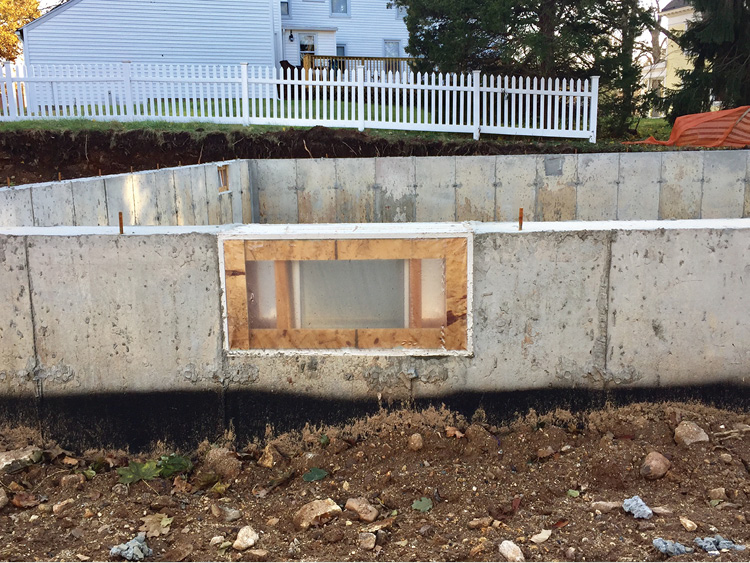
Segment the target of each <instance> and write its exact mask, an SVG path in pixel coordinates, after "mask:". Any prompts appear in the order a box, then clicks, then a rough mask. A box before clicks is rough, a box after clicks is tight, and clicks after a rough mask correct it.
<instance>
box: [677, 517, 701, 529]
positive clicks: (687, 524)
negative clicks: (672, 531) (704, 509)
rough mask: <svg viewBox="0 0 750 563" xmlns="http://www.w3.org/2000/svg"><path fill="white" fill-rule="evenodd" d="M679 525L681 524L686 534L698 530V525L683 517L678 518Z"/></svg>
mask: <svg viewBox="0 0 750 563" xmlns="http://www.w3.org/2000/svg"><path fill="white" fill-rule="evenodd" d="M680 524H682V527H683V528H685V529H686V530H687V531H688V532H694V531H695V530H697V529H698V524H696V523H695V522H693V521H692V520H690V519H689V518H686V517H684V516H680Z"/></svg>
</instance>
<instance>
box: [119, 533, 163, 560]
mask: <svg viewBox="0 0 750 563" xmlns="http://www.w3.org/2000/svg"><path fill="white" fill-rule="evenodd" d="M152 553H153V551H152V550H151V548H150V547H149V546H148V545H146V534H144V533H142V532H141V533H140V534H138V535H137V536H136V537H134V538H133V539H132V540H130V541H129V542H127V543H121V544H120V545H116V546H115V547H113V548H112V549H110V550H109V554H110V555H111V556H112V557H117V556H120V557H123V558H125V559H127V560H128V561H143V560H144V559H145V558H146V557H150V556H151V554H152Z"/></svg>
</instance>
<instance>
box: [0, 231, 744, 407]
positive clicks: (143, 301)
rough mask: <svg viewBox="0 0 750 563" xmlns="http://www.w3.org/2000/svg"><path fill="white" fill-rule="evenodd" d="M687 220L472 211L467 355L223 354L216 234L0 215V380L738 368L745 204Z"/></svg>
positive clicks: (629, 380)
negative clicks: (549, 218) (725, 215)
mask: <svg viewBox="0 0 750 563" xmlns="http://www.w3.org/2000/svg"><path fill="white" fill-rule="evenodd" d="M703 224H704V222H682V221H681V222H675V223H672V224H670V227H669V228H666V229H662V228H659V227H660V226H661V225H663V223H634V224H623V223H573V224H561V225H556V226H555V227H554V230H551V229H547V228H546V226H545V225H544V224H541V223H531V224H528V225H527V229H528V230H524V231H522V232H518V231H517V230H514V228H512V227H510V226H508V225H499V224H484V225H475V228H476V231H475V235H474V247H473V252H474V263H473V273H474V282H473V287H472V288H470V291H473V299H474V300H473V318H474V327H473V333H474V350H473V352H474V353H473V357H431V358H420V357H395V356H386V355H383V356H374V357H373V356H351V355H347V356H343V355H342V356H335V355H328V356H316V355H312V356H311V355H296V356H295V355H292V356H263V357H261V356H230V355H227V353H226V352H224V351H223V349H222V342H223V336H222V330H223V328H222V320H221V319H222V317H221V289H220V288H221V283H220V277H219V271H220V265H219V256H218V250H217V249H218V236H217V234H216V233H214V234H207V233H196V232H190V231H189V229H179V228H172V229H171V230H170V231H169V232H163V233H155V232H154V229H147V230H143V229H131V232H132V231H134V232H135V233H140V234H131V235H124V236H118V235H111V234H100V235H95V234H93V235H92V234H85V235H76V234H75V232H74V231H75V230H74V229H68V230H67V232H66V231H64V230H61V232H62V233H63V234H62V235H51V234H47V233H46V231H45V230H43V229H36V230H29V231H28V232H21V231H19V232H16V231H14V232H15V234H13V235H11V234H8V233H9V232H10V231H5V234H1V233H2V232H1V231H0V256H2V257H3V259H2V260H1V261H0V291H2V292H3V293H2V295H0V296H1V297H2V299H0V336H1V338H0V396H4V397H11V396H17V395H24V396H34V394H36V393H39V394H41V395H42V396H45V397H49V396H60V395H83V394H87V393H105V392H108V393H126V392H156V391H166V390H172V391H176V390H177V391H205V390H215V391H217V392H221V391H222V390H224V391H231V390H233V389H234V390H244V391H251V392H252V391H257V392H273V393H292V394H298V395H309V396H317V397H329V398H331V397H335V398H343V399H362V398H373V397H375V396H377V395H378V394H380V395H381V396H384V397H395V398H409V397H427V396H429V397H435V396H441V395H449V394H452V393H453V394H455V393H460V392H469V391H475V392H493V391H505V390H516V389H548V388H555V387H560V388H571V387H575V388H589V389H592V388H593V389H601V388H616V387H622V386H625V387H628V386H643V387H653V386H675V385H685V384H689V383H719V382H733V383H734V384H740V385H745V384H747V382H748V379H747V375H748V372H747V369H746V367H747V365H749V363H750V352H749V351H750V328H748V323H747V318H748V315H749V314H750V301H749V300H748V298H747V296H746V295H745V292H744V291H743V289H744V286H743V284H744V283H745V281H744V280H745V279H746V278H747V276H748V272H749V271H750V265H749V264H750V263H749V262H748V258H747V256H750V220H742V219H740V220H726V221H723V222H722V224H719V223H718V222H714V223H713V224H712V225H711V226H709V227H704V226H703ZM255 228H256V229H258V232H259V233H262V229H263V227H262V226H258V227H255ZM89 231H90V229H89ZM107 232H108V233H111V229H110V230H108V231H107ZM261 236H262V235H261Z"/></svg>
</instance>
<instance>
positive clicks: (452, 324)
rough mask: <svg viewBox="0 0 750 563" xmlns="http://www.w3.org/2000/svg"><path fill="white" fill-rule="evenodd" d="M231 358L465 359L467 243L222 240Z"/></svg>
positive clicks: (459, 240)
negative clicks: (300, 353)
mask: <svg viewBox="0 0 750 563" xmlns="http://www.w3.org/2000/svg"><path fill="white" fill-rule="evenodd" d="M223 250H224V264H225V270H224V275H225V288H226V293H225V298H226V302H225V306H226V312H227V330H228V345H229V350H230V351H248V350H251V351H258V350H335V349H349V350H360V351H368V350H369V351H372V350H389V349H390V350H419V351H428V352H430V351H432V352H434V353H441V352H445V351H467V350H468V342H467V340H468V337H467V239H466V238H465V237H457V238H440V239H340V240H329V239H326V240H226V241H224V246H223Z"/></svg>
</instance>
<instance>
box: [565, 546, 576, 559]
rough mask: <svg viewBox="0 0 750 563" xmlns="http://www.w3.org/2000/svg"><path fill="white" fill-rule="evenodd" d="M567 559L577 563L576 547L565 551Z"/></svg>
mask: <svg viewBox="0 0 750 563" xmlns="http://www.w3.org/2000/svg"><path fill="white" fill-rule="evenodd" d="M565 557H567V558H568V559H570V560H571V561H575V559H576V548H575V547H569V548H568V549H566V550H565Z"/></svg>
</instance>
